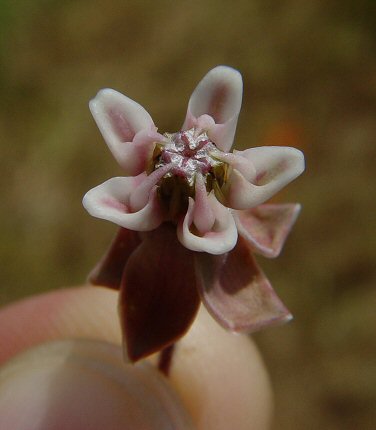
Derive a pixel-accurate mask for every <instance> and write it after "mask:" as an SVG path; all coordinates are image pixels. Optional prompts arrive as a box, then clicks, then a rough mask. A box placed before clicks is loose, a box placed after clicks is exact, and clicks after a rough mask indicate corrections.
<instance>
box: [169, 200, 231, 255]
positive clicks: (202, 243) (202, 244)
mask: <svg viewBox="0 0 376 430" xmlns="http://www.w3.org/2000/svg"><path fill="white" fill-rule="evenodd" d="M208 202H209V205H210V207H211V209H212V212H213V214H214V215H215V222H214V225H213V227H212V229H211V230H210V231H208V232H206V233H204V234H201V235H200V234H199V233H198V232H195V226H194V224H193V216H194V211H195V201H194V200H193V199H192V198H190V199H189V205H188V211H187V214H186V216H185V217H184V219H183V220H182V221H181V222H180V223H179V225H178V230H177V234H178V238H179V241H180V242H181V243H182V244H183V245H184V246H185V247H186V248H188V249H190V250H192V251H199V252H209V253H210V254H223V253H225V252H228V251H230V250H231V249H232V248H233V247H234V246H235V244H236V241H237V237H238V231H237V229H236V224H235V221H234V217H233V216H232V213H231V211H230V210H229V209H227V208H225V207H224V206H223V205H221V204H220V203H219V202H218V200H217V199H216V198H215V196H214V194H213V193H210V194H209V196H208Z"/></svg>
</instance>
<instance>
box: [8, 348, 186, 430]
mask: <svg viewBox="0 0 376 430" xmlns="http://www.w3.org/2000/svg"><path fill="white" fill-rule="evenodd" d="M0 429H9V430H12V429H17V430H51V429H55V430H65V429H67V430H68V429H69V430H76V429H77V430H78V429H79V430H82V429H90V430H96V429H101V430H102V429H110V430H117V429H119V430H120V429H132V430H138V429H140V430H141V429H142V430H162V429H163V430H180V429H182V430H189V429H193V425H192V423H191V420H190V418H189V416H188V413H187V412H186V411H185V409H184V407H183V405H182V404H181V402H180V400H179V398H178V397H177V395H176V394H175V393H174V391H173V390H172V388H171V387H170V386H169V385H168V383H167V381H166V380H165V378H164V377H163V376H161V375H160V374H159V373H158V372H157V371H156V370H155V369H154V368H152V366H151V365H148V363H140V364H138V365H135V366H134V365H129V364H124V362H123V360H122V351H121V348H120V347H118V346H116V345H111V344H107V343H104V342H97V341H86V340H85V341H81V340H69V341H59V342H52V343H48V344H44V345H41V346H39V347H36V348H33V349H31V350H29V351H27V352H25V353H22V354H21V355H19V356H17V357H16V358H14V359H12V360H11V361H9V362H8V363H7V364H6V365H5V366H3V367H2V368H1V369H0Z"/></svg>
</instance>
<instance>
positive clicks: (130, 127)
mask: <svg viewBox="0 0 376 430" xmlns="http://www.w3.org/2000/svg"><path fill="white" fill-rule="evenodd" d="M89 106H90V110H91V113H92V115H93V117H94V119H95V121H96V123H97V125H98V127H99V129H100V131H101V133H102V135H103V137H104V139H105V141H106V143H107V145H108V146H109V148H110V150H111V152H112V154H113V155H114V157H115V158H116V160H117V161H118V163H119V164H120V166H121V167H122V168H123V169H124V170H125V171H126V173H127V174H128V175H137V174H139V173H141V172H143V171H144V170H146V166H147V163H148V160H149V158H150V156H151V155H152V152H153V149H154V143H155V142H156V141H159V140H161V139H163V137H162V136H161V135H160V134H159V133H157V132H156V127H155V125H154V123H153V120H152V119H151V117H150V115H149V114H148V112H147V111H146V110H145V109H144V108H143V107H142V106H141V105H139V104H138V103H136V102H135V101H133V100H131V99H130V98H128V97H126V96H124V95H123V94H121V93H119V92H117V91H115V90H111V89H108V88H107V89H104V90H101V91H99V93H98V94H97V95H96V97H95V98H94V99H93V100H91V101H90V104H89Z"/></svg>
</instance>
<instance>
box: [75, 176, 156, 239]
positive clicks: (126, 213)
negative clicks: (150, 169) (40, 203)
mask: <svg viewBox="0 0 376 430" xmlns="http://www.w3.org/2000/svg"><path fill="white" fill-rule="evenodd" d="M145 178H146V175H144V174H141V175H138V176H136V177H127V178H123V177H117V178H112V179H109V180H108V181H106V182H104V183H103V184H101V185H98V186H97V187H95V188H93V189H91V190H90V191H88V192H87V193H86V194H85V196H84V198H83V201H82V204H83V205H84V207H85V209H86V210H87V211H88V212H89V213H90V215H92V216H94V217H96V218H101V219H106V220H108V221H111V222H114V223H115V224H117V225H119V226H120V227H124V228H127V229H130V230H137V231H149V230H153V229H155V228H156V227H158V226H159V224H160V223H161V222H162V217H163V214H162V210H161V207H160V205H159V201H158V197H157V187H154V188H153V189H152V190H151V192H150V194H149V197H148V201H147V202H146V204H145V206H144V207H143V208H141V209H140V210H137V211H136V212H132V206H131V204H130V195H131V192H132V190H134V189H135V188H136V187H137V186H138V185H139V184H140V182H141V183H142V181H143V180H145Z"/></svg>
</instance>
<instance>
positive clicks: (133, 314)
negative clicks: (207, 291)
mask: <svg viewBox="0 0 376 430" xmlns="http://www.w3.org/2000/svg"><path fill="white" fill-rule="evenodd" d="M199 303H200V299H199V295H198V293H197V289H196V281H195V273H194V264H193V254H192V253H191V252H190V251H188V250H187V249H186V248H184V247H183V246H182V245H180V243H179V242H178V241H177V239H176V233H175V229H174V227H173V226H172V225H171V224H163V225H162V226H161V227H159V228H158V229H157V230H154V231H153V232H150V233H146V234H145V235H144V240H143V242H142V243H141V245H140V246H139V247H138V248H137V249H136V250H135V251H134V252H133V253H132V255H131V256H130V258H129V260H128V263H127V265H126V269H125V272H124V277H123V279H122V287H121V291H120V302H119V310H120V318H121V325H122V329H123V330H122V331H123V333H124V344H125V346H126V348H127V351H126V354H127V356H128V357H129V359H130V360H131V361H137V360H139V359H141V358H143V357H145V356H147V355H149V354H151V353H153V352H156V351H159V350H161V349H162V348H164V347H166V346H168V345H171V344H172V343H174V342H176V341H177V340H178V339H179V338H180V337H181V336H183V334H184V333H185V332H186V331H187V330H188V329H189V327H190V325H191V324H192V322H193V319H194V317H195V315H196V312H197V310H198V307H199Z"/></svg>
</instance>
